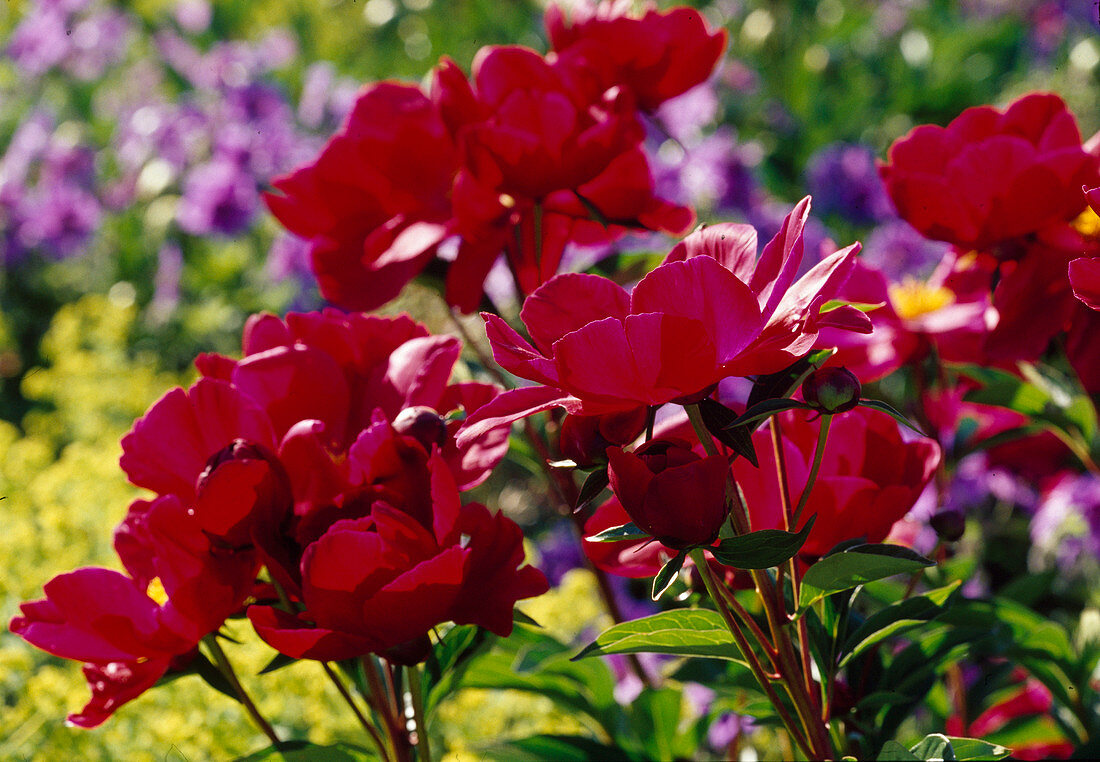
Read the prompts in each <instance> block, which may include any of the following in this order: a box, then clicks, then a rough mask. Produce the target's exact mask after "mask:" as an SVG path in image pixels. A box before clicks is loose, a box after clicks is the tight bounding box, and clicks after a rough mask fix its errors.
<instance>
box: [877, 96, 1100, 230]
mask: <svg viewBox="0 0 1100 762" xmlns="http://www.w3.org/2000/svg"><path fill="white" fill-rule="evenodd" d="M880 173H881V175H882V179H883V181H884V182H885V183H886V190H887V192H888V193H889V194H890V198H891V199H892V200H893V202H894V206H895V207H897V210H898V214H900V215H901V216H902V217H903V218H904V219H905V220H906V221H908V222H909V223H910V224H911V225H913V227H915V228H916V229H917V230H919V231H921V233H923V234H924V235H926V236H928V237H929V238H934V239H937V240H941V241H948V242H949V243H953V244H955V245H957V246H960V247H962V248H963V249H985V248H988V247H990V246H993V245H995V244H998V243H1002V242H1004V241H1007V240H1010V239H1013V238H1018V237H1021V236H1025V235H1028V234H1030V233H1036V232H1038V231H1040V230H1042V229H1043V228H1045V227H1047V226H1049V225H1051V224H1057V223H1065V222H1068V221H1069V220H1072V219H1073V218H1074V217H1075V216H1076V215H1077V214H1078V213H1080V212H1081V210H1082V209H1083V208H1084V199H1083V198H1082V197H1081V193H1080V188H1081V185H1082V184H1086V183H1090V181H1093V180H1095V179H1097V160H1096V158H1095V157H1093V156H1090V155H1089V154H1088V153H1087V152H1086V151H1085V149H1084V148H1083V147H1082V145H1081V134H1080V132H1079V131H1078V129H1077V123H1076V121H1075V120H1074V118H1073V114H1071V113H1070V112H1069V110H1067V109H1066V105H1065V103H1063V102H1062V100H1061V98H1059V97H1058V96H1056V95H1052V94H1049V93H1032V94H1030V95H1026V96H1024V97H1023V98H1020V99H1019V100H1017V101H1015V102H1014V103H1013V104H1011V105H1010V106H1009V108H1008V109H1007V110H1006V111H1004V112H1001V111H998V110H996V109H994V108H992V107H990V106H981V107H978V108H970V109H967V110H966V111H964V112H963V113H962V114H961V115H959V116H958V117H957V118H956V119H954V120H953V121H952V122H951V123H950V124H949V125H948V126H947V127H938V126H936V125H921V126H920V127H917V128H916V129H914V130H913V131H912V132H910V133H909V135H907V136H906V137H904V138H902V139H901V140H898V141H897V142H895V143H894V145H892V146H891V147H890V152H889V162H888V163H887V164H885V165H883V166H882V167H881V168H880ZM1093 184H1094V183H1093Z"/></svg>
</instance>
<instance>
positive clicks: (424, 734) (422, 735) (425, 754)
mask: <svg viewBox="0 0 1100 762" xmlns="http://www.w3.org/2000/svg"><path fill="white" fill-rule="evenodd" d="M405 674H406V675H408V678H409V692H410V693H411V694H412V705H413V719H414V720H415V721H416V750H417V753H418V754H417V756H418V757H419V760H420V762H432V749H431V746H430V744H429V741H428V723H427V715H426V714H425V712H424V687H423V685H422V684H421V682H420V668H419V667H417V666H415V665H414V666H411V667H406V668H405Z"/></svg>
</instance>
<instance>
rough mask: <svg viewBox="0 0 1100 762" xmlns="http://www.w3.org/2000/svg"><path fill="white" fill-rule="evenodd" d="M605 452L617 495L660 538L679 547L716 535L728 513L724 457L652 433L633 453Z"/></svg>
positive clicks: (706, 542)
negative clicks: (705, 455)
mask: <svg viewBox="0 0 1100 762" xmlns="http://www.w3.org/2000/svg"><path fill="white" fill-rule="evenodd" d="M607 456H608V465H609V468H608V476H609V477H610V480H611V489H612V490H613V491H614V492H615V496H616V497H618V498H619V502H620V503H622V505H623V508H625V509H626V512H627V513H628V514H629V515H630V518H631V519H632V520H633V521H634V523H635V524H637V525H638V527H640V528H641V529H643V530H645V531H646V532H649V533H650V534H651V535H653V536H654V537H656V538H657V540H658V541H660V542H661V544H663V545H667V546H668V547H670V548H675V549H677V550H679V549H682V548H688V547H692V546H696V545H709V544H710V543H711V542H713V541H714V538H715V537H717V536H718V530H719V529H721V527H722V522H724V521H725V520H726V516H727V514H728V511H727V508H726V473H727V471H728V463H727V462H726V459H725V458H724V457H722V456H721V455H711V456H709V457H706V458H703V457H700V456H699V455H698V454H696V453H694V452H692V450H691V446H690V445H689V444H688V443H687V442H681V441H679V440H673V439H654V440H652V441H650V442H648V443H647V444H645V445H643V446H642V447H639V448H638V449H637V450H635V451H634V452H633V453H627V452H623V451H622V450H619V449H609V450H608V451H607Z"/></svg>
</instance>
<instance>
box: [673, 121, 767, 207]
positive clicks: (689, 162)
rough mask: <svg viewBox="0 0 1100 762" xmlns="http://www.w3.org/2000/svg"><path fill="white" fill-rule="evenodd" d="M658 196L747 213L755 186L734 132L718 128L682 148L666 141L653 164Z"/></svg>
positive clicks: (695, 204) (726, 128)
mask: <svg viewBox="0 0 1100 762" xmlns="http://www.w3.org/2000/svg"><path fill="white" fill-rule="evenodd" d="M653 169H654V175H655V177H656V181H657V192H658V195H660V196H662V197H664V198H669V199H672V200H674V201H677V202H679V203H686V204H691V205H693V206H695V207H698V208H702V209H712V210H722V211H730V210H747V209H749V208H750V207H751V206H752V205H753V204H754V203H755V200H756V195H757V183H756V179H755V177H754V175H753V172H752V169H751V168H750V166H749V162H747V161H746V158H745V154H744V152H743V151H742V150H741V147H740V146H739V145H738V144H737V138H736V136H735V134H734V132H733V130H731V129H729V128H728V127H719V128H718V129H717V130H715V131H714V133H713V134H711V135H708V136H706V137H704V138H702V139H700V140H699V141H698V142H697V143H696V144H695V145H693V146H690V147H688V148H685V147H684V146H683V145H681V144H678V143H675V142H673V141H666V142H665V143H664V144H662V145H661V147H660V148H659V149H658V151H657V153H656V158H655V161H654V167H653Z"/></svg>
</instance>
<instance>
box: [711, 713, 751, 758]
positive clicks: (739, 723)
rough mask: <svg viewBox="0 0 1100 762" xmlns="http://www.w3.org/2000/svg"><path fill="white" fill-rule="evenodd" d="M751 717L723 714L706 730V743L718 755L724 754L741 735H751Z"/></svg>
mask: <svg viewBox="0 0 1100 762" xmlns="http://www.w3.org/2000/svg"><path fill="white" fill-rule="evenodd" d="M752 729H753V722H752V717H743V716H741V715H739V714H734V713H733V712H723V713H722V714H720V715H719V716H718V719H717V720H715V721H714V722H712V723H711V724H710V728H709V729H708V730H707V743H708V744H710V748H712V749H713V750H714V751H716V752H718V753H719V754H721V753H724V752H725V751H726V749H728V748H729V746H730V744H732V743H733V742H734V741H736V740H737V739H738V737H740V736H741V735H742V734H745V733H751V732H752Z"/></svg>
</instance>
